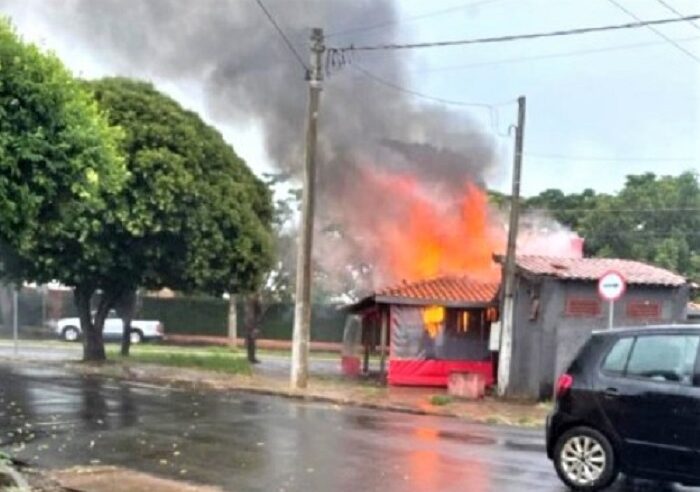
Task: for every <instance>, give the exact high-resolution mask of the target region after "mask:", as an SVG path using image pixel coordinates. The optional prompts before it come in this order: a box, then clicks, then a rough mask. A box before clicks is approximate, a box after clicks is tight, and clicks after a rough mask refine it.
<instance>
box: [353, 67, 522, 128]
mask: <svg viewBox="0 0 700 492" xmlns="http://www.w3.org/2000/svg"><path fill="white" fill-rule="evenodd" d="M350 66H351V67H352V68H353V69H354V70H356V71H357V72H358V73H360V74H362V75H364V76H365V77H367V78H368V79H370V80H372V81H373V82H375V83H377V84H380V85H382V86H384V87H388V88H390V89H393V90H395V91H398V92H402V93H404V94H408V95H410V96H414V97H418V98H421V99H425V100H428V101H432V102H438V103H441V104H448V105H452V106H463V107H474V108H481V109H486V110H488V112H489V120H490V124H491V129H492V130H493V131H494V133H496V134H497V135H499V136H501V137H505V136H507V135H504V134H503V133H501V132H500V130H499V128H498V127H499V115H498V107H499V106H507V105H509V104H514V103H516V102H517V100H516V99H513V100H509V101H504V102H500V103H494V104H489V103H480V102H471V101H460V100H454V99H446V98H443V97H438V96H431V95H429V94H424V93H422V92H418V91H415V90H413V89H408V88H406V87H402V86H400V85H398V84H396V83H394V82H391V81H389V80H386V79H384V78H382V77H379V76H378V75H375V74H373V73H372V72H370V71H369V70H367V69H365V68H363V67H361V66H359V65H358V64H357V63H354V64H352V65H350Z"/></svg>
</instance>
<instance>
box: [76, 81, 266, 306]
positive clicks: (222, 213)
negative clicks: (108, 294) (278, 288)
mask: <svg viewBox="0 0 700 492" xmlns="http://www.w3.org/2000/svg"><path fill="white" fill-rule="evenodd" d="M86 84H87V85H88V87H90V88H91V89H92V91H93V92H94V96H95V98H96V100H97V101H98V104H99V105H100V107H101V108H102V109H103V110H104V111H105V112H106V114H107V117H108V119H109V121H110V123H111V124H113V125H115V126H119V127H120V128H121V129H122V131H123V133H124V140H123V150H124V155H125V158H126V162H127V168H128V171H129V176H128V178H127V182H126V184H125V187H124V191H123V193H122V194H121V195H120V201H119V202H118V203H116V204H115V205H114V207H113V208H114V209H115V210H119V211H120V212H119V213H120V217H121V220H122V225H123V226H124V227H122V228H121V229H120V228H118V227H116V228H114V230H113V231H112V232H113V234H111V235H109V236H107V237H105V241H107V242H109V243H111V244H113V246H114V248H115V250H114V252H113V253H114V255H117V256H119V258H120V260H119V261H118V265H119V272H118V274H115V275H113V276H112V279H111V281H112V282H115V281H123V282H124V283H125V284H126V285H128V284H130V283H131V281H132V280H133V279H134V278H135V277H136V278H138V279H139V280H138V284H137V285H139V286H146V287H151V288H157V287H160V286H167V287H170V288H174V289H177V290H186V291H202V292H209V293H214V294H216V293H221V292H244V291H249V290H253V289H254V288H256V287H257V286H258V285H259V283H260V281H261V278H262V275H263V274H264V273H265V272H266V271H267V269H268V268H269V267H270V263H271V257H272V251H271V248H272V246H271V244H272V241H271V232H270V227H271V226H270V223H271V220H272V214H273V208H272V201H271V196H270V193H269V191H268V189H267V187H266V186H265V185H264V184H263V183H262V182H261V181H260V180H259V179H258V178H257V177H255V175H254V174H253V173H252V172H251V171H250V169H249V168H248V167H247V166H246V164H245V163H244V162H243V161H242V160H241V159H240V158H239V157H238V156H237V155H236V154H235V152H234V151H233V149H232V148H231V147H230V146H229V145H228V144H227V143H226V142H225V141H224V139H223V137H222V136H221V134H220V133H219V132H217V131H216V130H215V129H214V128H212V127H211V126H209V125H207V124H205V123H204V122H203V121H202V120H201V118H200V117H199V116H198V115H197V114H195V113H193V112H191V111H187V110H185V109H183V108H182V107H181V106H180V105H179V104H178V103H177V102H175V101H174V100H172V99H171V98H170V97H168V96H166V95H165V94H163V93H161V92H159V91H157V90H156V89H155V88H154V87H153V86H152V85H151V84H149V83H145V82H140V81H134V80H130V79H125V78H107V79H102V80H97V81H90V82H87V83H86ZM118 277H121V279H120V278H118Z"/></svg>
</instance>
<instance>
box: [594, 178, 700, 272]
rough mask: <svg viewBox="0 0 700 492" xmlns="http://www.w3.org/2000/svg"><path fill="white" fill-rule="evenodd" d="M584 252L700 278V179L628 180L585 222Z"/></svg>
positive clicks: (600, 203) (599, 205)
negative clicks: (653, 265) (614, 257)
mask: <svg viewBox="0 0 700 492" xmlns="http://www.w3.org/2000/svg"><path fill="white" fill-rule="evenodd" d="M580 232H581V234H582V235H583V236H584V237H585V238H586V249H587V251H588V252H589V253H590V254H593V255H598V256H616V257H621V258H632V259H637V260H642V261H648V262H650V263H654V264H656V265H659V266H661V267H664V268H668V269H670V270H674V271H676V272H678V273H681V274H683V275H685V276H687V277H689V278H692V279H696V280H697V279H700V182H699V181H698V174H696V173H693V172H686V173H683V174H680V175H679V176H656V175H655V174H652V173H647V174H642V175H636V176H628V177H627V182H626V184H625V187H624V188H623V189H622V191H620V193H618V194H617V195H615V196H610V197H604V198H601V199H599V200H598V203H597V204H596V206H595V207H594V208H593V209H591V210H590V211H589V212H587V213H586V214H585V215H584V216H583V218H582V219H581V224H580Z"/></svg>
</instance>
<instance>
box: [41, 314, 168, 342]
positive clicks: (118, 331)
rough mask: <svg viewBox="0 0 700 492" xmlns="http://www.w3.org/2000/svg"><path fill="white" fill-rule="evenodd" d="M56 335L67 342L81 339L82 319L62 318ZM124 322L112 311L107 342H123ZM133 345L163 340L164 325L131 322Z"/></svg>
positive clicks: (105, 328) (108, 323)
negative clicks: (146, 341) (145, 341)
mask: <svg viewBox="0 0 700 492" xmlns="http://www.w3.org/2000/svg"><path fill="white" fill-rule="evenodd" d="M55 326H56V328H55V330H56V334H57V335H58V336H59V337H61V339H63V340H65V341H67V342H75V341H77V340H79V339H80V337H81V336H82V334H83V332H82V330H81V328H80V318H61V319H59V320H58V321H57V322H56V325H55ZM123 331H124V322H123V321H122V319H121V318H120V317H118V316H117V313H116V312H115V311H113V310H112V311H110V312H109V314H108V315H107V319H106V320H105V327H104V331H103V332H102V333H103V336H104V338H105V340H121V337H122V333H123ZM130 337H131V343H134V344H136V343H141V342H142V341H144V340H162V338H163V323H161V322H160V321H144V320H138V319H135V320H132V321H131V334H130Z"/></svg>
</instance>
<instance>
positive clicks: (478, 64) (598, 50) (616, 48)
mask: <svg viewBox="0 0 700 492" xmlns="http://www.w3.org/2000/svg"><path fill="white" fill-rule="evenodd" d="M698 40H700V36H693V37H687V38H680V39H676V40H675V41H677V42H688V41H698ZM664 44H666V42H665V41H647V42H644V43H629V44H623V45H615V46H607V47H604V48H592V49H586V50H575V51H562V52H559V53H550V54H546V55H536V56H523V57H517V58H505V59H502V60H493V61H485V62H475V63H467V64H464V65H449V66H445V67H434V68H425V69H417V70H411V72H413V73H430V72H448V71H452V70H463V69H467V68H478V67H489V66H494V65H502V64H507V63H522V62H527V61H532V60H546V59H551V58H568V57H571V56H579V55H588V54H595V53H607V52H611V51H623V50H628V49H634V48H642V47H646V46H659V45H664Z"/></svg>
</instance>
